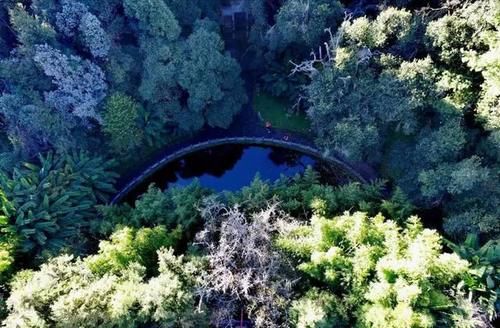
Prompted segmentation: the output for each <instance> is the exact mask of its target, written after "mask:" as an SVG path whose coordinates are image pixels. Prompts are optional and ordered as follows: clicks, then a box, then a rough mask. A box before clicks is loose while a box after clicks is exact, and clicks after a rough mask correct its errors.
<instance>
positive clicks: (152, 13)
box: [123, 0, 180, 41]
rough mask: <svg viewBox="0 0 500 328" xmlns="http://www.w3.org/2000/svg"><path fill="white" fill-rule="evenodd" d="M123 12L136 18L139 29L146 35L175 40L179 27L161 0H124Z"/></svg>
mask: <svg viewBox="0 0 500 328" xmlns="http://www.w3.org/2000/svg"><path fill="white" fill-rule="evenodd" d="M123 6H124V8H125V14H126V15H127V16H129V17H133V18H135V19H137V21H138V25H139V29H140V30H141V32H142V33H145V34H146V35H147V36H150V37H156V38H162V39H164V40H165V41H173V40H176V39H177V38H178V36H179V34H180V27H179V24H178V23H177V20H176V19H175V16H174V14H173V13H172V11H171V10H170V9H169V8H168V7H167V5H166V3H165V2H164V1H162V0H152V1H146V2H145V1H134V0H124V1H123Z"/></svg>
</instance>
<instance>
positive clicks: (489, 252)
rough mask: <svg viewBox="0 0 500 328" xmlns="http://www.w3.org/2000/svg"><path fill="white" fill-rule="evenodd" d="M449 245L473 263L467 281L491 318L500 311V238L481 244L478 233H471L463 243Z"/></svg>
mask: <svg viewBox="0 0 500 328" xmlns="http://www.w3.org/2000/svg"><path fill="white" fill-rule="evenodd" d="M447 244H448V246H449V247H450V248H451V249H452V250H453V251H454V252H455V253H457V254H458V255H460V256H461V257H462V258H464V259H466V260H468V261H469V262H470V263H471V265H472V270H471V277H470V278H469V279H468V280H467V281H466V283H467V286H468V287H469V288H471V289H472V290H473V291H474V292H475V294H476V296H477V298H478V301H479V303H480V304H481V305H482V306H483V308H485V309H487V311H488V315H489V316H490V319H493V318H494V317H495V316H496V315H497V313H499V312H500V240H489V241H488V242H487V243H485V244H484V245H482V246H481V244H480V242H479V237H478V235H477V234H469V235H468V236H467V238H466V239H465V241H464V242H463V244H454V243H452V242H449V241H448V242H447Z"/></svg>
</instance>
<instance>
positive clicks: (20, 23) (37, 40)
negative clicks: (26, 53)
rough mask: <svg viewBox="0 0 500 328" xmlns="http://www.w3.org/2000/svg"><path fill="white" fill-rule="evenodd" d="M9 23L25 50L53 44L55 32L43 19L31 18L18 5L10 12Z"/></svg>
mask: <svg viewBox="0 0 500 328" xmlns="http://www.w3.org/2000/svg"><path fill="white" fill-rule="evenodd" d="M9 15H10V21H11V23H12V27H13V28H14V30H15V31H16V32H17V38H18V41H19V43H21V44H22V45H23V46H24V47H26V49H29V48H30V47H32V46H34V45H35V44H44V43H48V44H51V43H54V42H55V36H56V32H55V30H54V28H53V27H52V26H51V25H50V23H48V22H47V21H44V19H43V18H41V17H37V16H31V15H30V14H29V13H28V12H27V11H26V10H25V8H23V7H22V6H20V5H18V6H16V7H14V8H13V9H11V10H10V13H9Z"/></svg>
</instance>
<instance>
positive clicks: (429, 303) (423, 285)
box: [277, 212, 475, 328]
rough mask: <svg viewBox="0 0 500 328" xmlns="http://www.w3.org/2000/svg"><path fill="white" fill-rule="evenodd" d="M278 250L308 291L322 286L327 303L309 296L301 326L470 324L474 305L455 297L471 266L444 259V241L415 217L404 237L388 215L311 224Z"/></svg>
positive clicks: (289, 231) (285, 234)
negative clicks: (289, 259)
mask: <svg viewBox="0 0 500 328" xmlns="http://www.w3.org/2000/svg"><path fill="white" fill-rule="evenodd" d="M277 245H278V246H279V247H280V248H281V249H283V250H284V251H286V252H287V253H288V254H290V256H292V258H293V259H294V260H295V261H296V263H297V268H298V269H299V270H300V271H301V272H303V273H304V275H305V277H306V278H307V280H308V281H309V283H311V284H313V285H317V284H318V283H319V284H321V285H322V286H324V289H323V290H324V292H322V293H321V295H318V294H317V292H310V293H308V294H305V295H304V296H303V297H304V298H299V299H298V300H297V301H296V302H295V303H294V309H295V310H294V311H295V313H296V319H295V320H296V323H297V324H299V323H301V322H308V323H307V325H302V326H301V327H306V326H308V327H312V326H315V324H318V325H320V326H321V325H322V324H324V323H325V322H332V320H334V322H335V323H334V325H335V326H351V327H352V326H355V327H380V328H382V327H435V326H439V325H440V324H444V325H445V326H447V327H464V326H462V324H464V323H465V322H467V319H469V318H468V317H467V316H466V315H465V314H463V315H460V313H462V312H463V313H468V312H467V311H466V310H467V308H466V307H467V306H471V307H472V306H473V305H472V303H470V301H468V300H467V299H465V300H462V301H464V302H465V303H464V304H461V303H459V302H458V300H457V299H456V298H455V297H454V293H456V292H457V287H456V286H457V284H459V283H460V282H461V281H463V280H464V279H466V278H467V277H468V270H469V263H468V262H467V261H465V260H462V259H460V257H459V256H458V255H456V254H450V253H443V250H442V240H441V237H440V236H439V235H438V234H437V232H435V231H433V230H429V229H424V228H423V227H422V224H421V223H420V222H419V219H418V218H417V217H411V218H410V219H409V220H408V223H407V225H406V227H405V228H404V229H403V230H401V229H400V228H399V227H398V225H397V224H396V223H395V222H393V221H388V220H385V219H384V217H383V216H382V215H377V216H375V217H368V216H367V215H366V214H364V213H360V212H357V213H354V214H349V213H345V214H344V215H342V216H338V217H335V218H333V219H327V218H325V217H322V216H318V215H316V216H313V218H312V219H311V222H310V223H309V224H304V225H300V226H296V227H293V226H292V227H291V228H290V227H286V229H285V230H284V231H282V235H280V236H279V237H278V241H277ZM311 293H312V294H311ZM314 293H316V294H314ZM311 295H316V296H318V297H317V298H314V299H311ZM304 306H307V307H308V310H306V311H304V309H303V308H304ZM310 313H314V314H315V315H314V316H313V317H308V314H310ZM470 320H471V321H468V322H467V323H468V324H469V325H468V326H471V327H472V326H474V324H475V321H474V322H473V321H472V319H470ZM459 322H460V324H459Z"/></svg>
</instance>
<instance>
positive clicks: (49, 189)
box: [0, 152, 117, 255]
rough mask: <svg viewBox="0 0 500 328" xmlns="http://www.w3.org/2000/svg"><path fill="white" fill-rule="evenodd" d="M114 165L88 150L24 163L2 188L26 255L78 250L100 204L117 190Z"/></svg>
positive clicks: (1, 180)
mask: <svg viewBox="0 0 500 328" xmlns="http://www.w3.org/2000/svg"><path fill="white" fill-rule="evenodd" d="M113 165H114V163H113V161H106V160H104V159H103V158H100V157H95V158H92V157H90V156H89V155H88V154H87V153H85V152H73V153H62V154H54V153H52V152H49V153H48V154H47V155H45V156H43V155H40V156H39V161H38V163H37V164H33V163H24V164H22V166H21V167H17V168H15V169H14V170H13V173H12V175H11V176H10V177H7V176H6V175H3V174H2V176H1V177H0V184H1V186H2V188H3V189H4V190H5V193H6V195H7V197H8V199H9V200H10V201H11V202H12V203H13V205H14V206H15V208H16V211H15V215H14V217H13V222H12V223H13V224H14V225H15V227H16V230H17V233H18V234H19V236H20V239H21V242H20V249H21V251H22V252H26V253H34V254H35V255H40V254H42V253H44V252H48V253H49V254H50V253H53V252H56V251H58V250H60V249H62V248H69V249H74V248H75V247H76V245H78V244H80V243H81V242H82V241H84V240H85V239H84V238H82V234H84V233H85V230H86V229H87V227H88V226H89V224H90V222H91V221H92V220H94V219H95V217H96V210H95V206H96V205H97V204H98V203H104V202H106V201H107V200H108V197H109V195H110V194H111V193H113V192H114V188H113V183H114V182H115V180H116V178H117V175H116V174H115V173H113V172H112V171H111V169H112V167H113Z"/></svg>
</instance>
